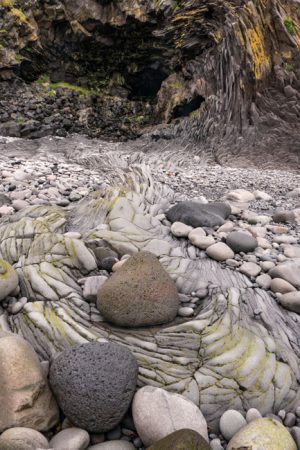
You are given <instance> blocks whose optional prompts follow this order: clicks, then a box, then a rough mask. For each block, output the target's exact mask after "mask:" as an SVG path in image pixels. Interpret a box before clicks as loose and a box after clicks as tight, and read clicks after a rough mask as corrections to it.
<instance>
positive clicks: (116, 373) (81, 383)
mask: <svg viewBox="0 0 300 450" xmlns="http://www.w3.org/2000/svg"><path fill="white" fill-rule="evenodd" d="M137 374H138V365H137V362H136V359H135V357H134V356H133V355H132V353H131V352H130V351H129V350H127V349H126V348H125V347H122V346H120V345H117V344H112V343H110V342H104V343H100V342H90V343H87V344H82V345H78V346H76V347H72V348H70V349H67V350H65V351H63V352H62V353H61V354H60V355H59V356H58V357H57V358H56V359H55V360H54V361H53V362H52V364H51V367H50V376H49V381H50V385H51V388H52V391H53V393H54V395H55V397H56V399H57V402H58V404H59V406H60V408H61V409H62V411H63V413H64V414H65V416H66V417H67V418H68V419H69V420H70V421H71V422H72V423H73V424H74V425H76V426H77V427H79V428H83V429H85V430H87V431H89V432H92V433H102V432H105V431H108V430H111V429H112V428H114V427H115V426H116V425H118V423H119V422H120V421H121V420H122V418H123V416H124V415H125V413H126V411H127V410H128V408H129V405H130V403H131V400H132V397H133V395H134V393H135V388H136V382H137Z"/></svg>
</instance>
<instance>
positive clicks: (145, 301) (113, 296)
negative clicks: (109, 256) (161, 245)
mask: <svg viewBox="0 0 300 450" xmlns="http://www.w3.org/2000/svg"><path fill="white" fill-rule="evenodd" d="M97 307H98V309H99V311H100V313H101V314H102V316H103V317H104V318H105V319H106V320H108V321H109V322H111V323H113V324H115V325H119V326H123V327H138V326H146V325H148V326H151V325H158V324H162V323H166V322H170V321H172V320H173V319H174V318H175V317H176V314H177V311H178V307H179V297H178V293H177V288H176V286H175V283H174V281H173V280H172V279H171V278H170V276H169V275H168V273H167V272H166V271H165V269H164V268H163V267H162V265H161V264H160V262H159V261H158V259H157V258H156V256H155V255H153V254H151V253H148V252H140V253H138V254H136V255H134V256H132V257H131V258H129V259H128V260H126V261H125V263H124V264H123V266H122V267H121V268H120V269H119V270H118V271H117V272H115V273H114V274H113V275H112V276H111V277H110V279H109V280H108V281H106V282H105V283H104V284H103V285H102V287H101V288H100V290H99V292H98V301H97Z"/></svg>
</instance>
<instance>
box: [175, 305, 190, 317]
mask: <svg viewBox="0 0 300 450" xmlns="http://www.w3.org/2000/svg"><path fill="white" fill-rule="evenodd" d="M193 314H194V310H193V308H189V307H188V306H184V307H182V308H179V310H178V315H179V316H181V317H190V316H192V315H193Z"/></svg>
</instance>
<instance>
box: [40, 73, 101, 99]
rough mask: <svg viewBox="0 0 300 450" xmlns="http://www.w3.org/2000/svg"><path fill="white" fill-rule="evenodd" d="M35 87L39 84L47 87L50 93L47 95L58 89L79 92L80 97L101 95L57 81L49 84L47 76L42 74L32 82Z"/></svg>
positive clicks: (97, 92)
mask: <svg viewBox="0 0 300 450" xmlns="http://www.w3.org/2000/svg"><path fill="white" fill-rule="evenodd" d="M34 84H35V85H37V84H39V85H42V86H45V87H49V88H50V91H49V92H48V94H53V93H55V91H56V90H57V89H58V88H61V89H67V90H69V91H75V92H79V93H80V94H81V95H101V92H100V91H96V90H94V89H89V88H85V87H82V86H76V85H74V84H70V83H66V82H65V81H59V82H57V83H51V81H50V77H49V75H48V74H43V75H41V76H40V77H39V79H38V80H36V81H35V82H34Z"/></svg>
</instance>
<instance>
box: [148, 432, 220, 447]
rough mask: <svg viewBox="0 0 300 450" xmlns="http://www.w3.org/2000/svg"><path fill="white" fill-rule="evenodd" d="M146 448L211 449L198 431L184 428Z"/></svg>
mask: <svg viewBox="0 0 300 450" xmlns="http://www.w3.org/2000/svg"><path fill="white" fill-rule="evenodd" d="M147 450H211V446H210V445H209V444H208V443H207V442H206V440H205V439H204V438H203V437H202V436H201V435H200V434H199V433H197V432H196V431H194V430H188V429H186V430H178V431H175V432H174V433H172V434H169V436H167V437H165V438H163V439H161V440H160V441H158V442H156V443H155V444H153V445H151V447H148V448H147Z"/></svg>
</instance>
